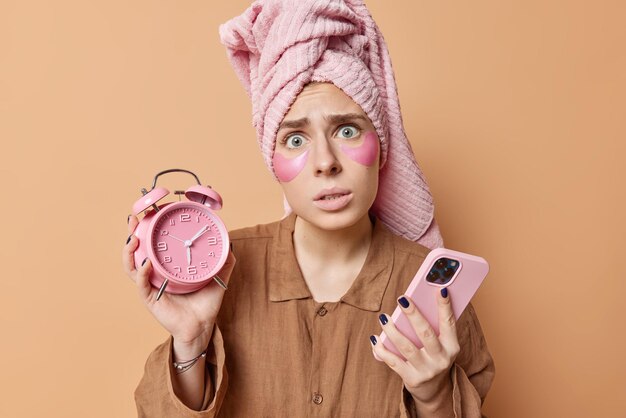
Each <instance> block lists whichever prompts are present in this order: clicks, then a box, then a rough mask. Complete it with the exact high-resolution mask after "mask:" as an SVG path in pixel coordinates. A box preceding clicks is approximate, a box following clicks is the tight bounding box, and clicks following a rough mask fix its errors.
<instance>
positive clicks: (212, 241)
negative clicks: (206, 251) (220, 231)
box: [209, 237, 217, 245]
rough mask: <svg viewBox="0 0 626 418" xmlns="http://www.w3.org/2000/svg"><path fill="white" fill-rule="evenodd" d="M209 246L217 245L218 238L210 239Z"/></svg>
mask: <svg viewBox="0 0 626 418" xmlns="http://www.w3.org/2000/svg"><path fill="white" fill-rule="evenodd" d="M209 245H217V237H209Z"/></svg>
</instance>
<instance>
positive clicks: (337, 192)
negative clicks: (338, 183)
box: [313, 187, 350, 200]
mask: <svg viewBox="0 0 626 418" xmlns="http://www.w3.org/2000/svg"><path fill="white" fill-rule="evenodd" d="M347 194H350V190H347V189H342V188H341V187H333V188H331V189H324V190H322V191H321V192H319V193H318V194H316V195H315V197H314V198H313V200H333V199H336V198H339V197H341V196H345V195H347Z"/></svg>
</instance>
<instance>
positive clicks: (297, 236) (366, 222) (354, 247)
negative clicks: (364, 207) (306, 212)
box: [293, 213, 373, 263]
mask: <svg viewBox="0 0 626 418" xmlns="http://www.w3.org/2000/svg"><path fill="white" fill-rule="evenodd" d="M372 231H373V225H372V222H371V220H370V218H369V216H368V214H367V213H366V214H365V215H364V216H363V217H362V218H361V219H359V220H358V221H357V222H356V223H355V224H354V225H351V226H349V227H346V228H343V229H336V230H327V229H322V228H319V227H318V226H316V225H314V224H312V223H310V222H308V221H306V220H304V219H303V218H301V217H300V216H297V217H296V223H295V226H294V232H293V241H294V246H295V247H296V248H297V249H298V250H301V251H297V252H301V253H304V254H307V255H308V256H310V257H311V258H314V259H318V260H325V263H335V262H340V263H343V262H347V261H350V260H353V259H354V257H355V256H357V255H359V254H362V253H363V252H365V253H367V251H368V250H369V246H370V243H371V241H372Z"/></svg>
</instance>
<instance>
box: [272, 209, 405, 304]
mask: <svg viewBox="0 0 626 418" xmlns="http://www.w3.org/2000/svg"><path fill="white" fill-rule="evenodd" d="M370 216H372V219H373V220H374V229H373V232H372V241H371V244H370V248H369V250H368V253H367V257H366V259H365V263H364V265H363V268H362V269H361V271H360V272H359V274H358V276H357V277H356V279H355V280H354V282H353V283H352V286H351V287H350V289H348V291H347V292H346V293H345V295H343V297H342V298H341V301H342V302H344V303H347V304H349V305H352V306H355V307H357V308H360V309H364V310H367V311H374V312H377V311H379V310H380V307H381V304H382V300H383V295H384V293H385V289H386V288H387V284H388V283H389V278H390V277H391V271H392V267H393V259H394V248H393V239H392V233H391V231H389V230H388V229H387V227H386V226H385V225H384V224H383V223H382V222H381V221H380V220H379V219H377V218H376V217H375V216H374V215H370ZM295 223H296V214H295V213H293V212H292V213H291V214H289V215H288V216H287V217H285V218H283V219H282V220H280V221H279V222H278V225H277V228H278V231H277V233H276V234H275V238H274V239H273V240H272V243H271V247H272V248H271V250H270V257H271V259H270V263H271V264H270V265H272V267H273V271H272V272H271V276H270V279H269V298H270V300H271V301H273V302H282V301H287V300H291V299H306V298H312V295H311V292H310V291H309V288H308V286H307V284H306V282H305V281H304V277H303V276H302V272H301V271H300V266H299V265H298V261H297V259H296V254H295V251H294V246H293V231H294V227H295Z"/></svg>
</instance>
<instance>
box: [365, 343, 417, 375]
mask: <svg viewBox="0 0 626 418" xmlns="http://www.w3.org/2000/svg"><path fill="white" fill-rule="evenodd" d="M372 337H373V340H372ZM372 337H370V345H371V346H372V350H373V352H374V353H376V355H377V356H378V358H380V359H381V360H382V361H383V362H384V363H385V364H386V365H387V366H389V368H390V369H391V370H393V371H394V372H396V373H397V374H398V375H399V376H400V377H401V378H402V380H403V381H410V378H411V377H412V374H413V372H414V371H413V366H411V365H410V364H409V363H408V362H406V361H404V360H402V359H401V358H400V357H398V356H397V355H395V354H394V353H392V352H391V351H389V350H387V347H385V345H384V344H382V343H381V342H380V339H379V338H378V337H376V336H372ZM374 341H376V343H374Z"/></svg>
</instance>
